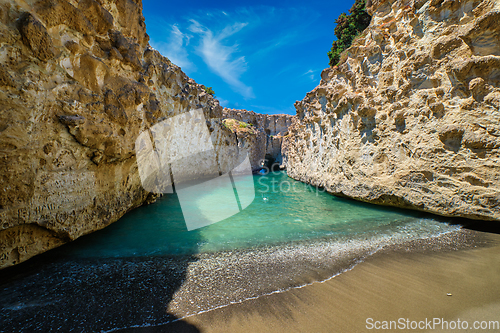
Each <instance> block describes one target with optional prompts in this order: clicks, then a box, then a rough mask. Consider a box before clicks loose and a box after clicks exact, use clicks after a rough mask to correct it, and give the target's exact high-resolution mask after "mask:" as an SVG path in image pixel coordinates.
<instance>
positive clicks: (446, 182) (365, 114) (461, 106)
mask: <svg viewBox="0 0 500 333" xmlns="http://www.w3.org/2000/svg"><path fill="white" fill-rule="evenodd" d="M369 12H370V14H371V15H373V19H372V22H371V24H370V26H369V27H368V28H367V29H366V30H365V32H364V33H363V34H362V35H361V36H360V37H359V38H358V39H357V40H355V42H354V43H353V46H352V47H351V48H350V49H348V51H347V59H346V60H345V62H343V63H342V64H340V65H339V66H338V67H334V68H328V69H325V70H324V71H323V73H322V75H321V78H322V80H321V82H320V85H319V86H318V87H316V88H315V89H314V90H313V91H311V92H309V93H308V94H307V95H306V97H305V98H304V99H303V100H302V101H300V102H297V103H296V104H295V106H296V109H297V119H296V120H295V121H294V124H293V125H292V126H291V128H290V130H289V132H290V135H289V136H288V137H286V138H285V142H284V150H285V155H286V157H287V160H286V164H287V170H288V174H289V175H290V176H291V177H293V178H295V179H298V180H301V181H304V182H308V183H311V184H314V185H317V186H323V187H325V188H326V189H327V190H328V191H329V192H331V193H334V194H338V195H343V196H348V197H351V198H355V199H358V200H362V201H367V202H373V203H377V204H382V205H391V206H399V207H407V208H413V209H418V210H424V211H429V212H432V213H436V214H441V215H447V216H461V217H467V218H473V219H485V220H500V150H499V148H500V109H499V108H500V24H499V22H500V2H499V1H494V0H490V1H479V0H469V1H467V0H465V1H441V0H428V1H427V0H419V1H392V0H387V1H372V2H371V7H370V8H369Z"/></svg>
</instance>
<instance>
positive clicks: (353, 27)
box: [328, 0, 372, 66]
mask: <svg viewBox="0 0 500 333" xmlns="http://www.w3.org/2000/svg"><path fill="white" fill-rule="evenodd" d="M349 13H350V15H348V14H346V13H342V14H340V16H339V17H338V18H337V19H336V20H335V23H337V26H336V27H335V30H334V31H335V36H337V40H336V41H334V42H333V44H332V48H331V50H330V51H328V58H329V59H330V66H336V65H338V64H339V62H340V60H341V54H342V52H344V51H345V50H346V49H347V48H348V47H349V46H351V44H352V42H353V40H354V38H356V36H357V35H359V34H360V33H361V32H363V30H365V29H366V28H367V27H368V26H369V25H370V21H371V19H372V17H371V16H370V15H368V13H367V12H366V0H356V1H355V2H354V5H352V7H351V9H349Z"/></svg>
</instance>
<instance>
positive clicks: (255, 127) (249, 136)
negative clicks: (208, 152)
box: [223, 108, 295, 170]
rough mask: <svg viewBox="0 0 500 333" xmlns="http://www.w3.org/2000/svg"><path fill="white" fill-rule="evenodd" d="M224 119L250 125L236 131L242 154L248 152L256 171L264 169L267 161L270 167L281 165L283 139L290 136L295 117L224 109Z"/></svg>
mask: <svg viewBox="0 0 500 333" xmlns="http://www.w3.org/2000/svg"><path fill="white" fill-rule="evenodd" d="M223 117H224V118H229V119H235V120H238V121H242V122H244V123H245V124H248V125H250V127H251V128H252V130H251V131H249V130H247V128H246V127H245V128H240V129H236V131H234V130H233V132H235V134H236V137H237V139H238V148H239V150H240V154H241V153H243V152H246V153H248V154H249V156H250V162H251V164H252V168H253V169H254V170H259V169H261V168H262V162H263V161H264V160H265V161H266V162H267V165H268V166H272V164H275V165H281V164H282V163H283V157H282V153H281V147H282V142H283V138H284V137H285V136H286V135H288V127H290V125H291V124H292V119H293V118H295V116H292V115H288V114H260V113H256V112H253V111H247V110H238V109H229V108H224V110H223Z"/></svg>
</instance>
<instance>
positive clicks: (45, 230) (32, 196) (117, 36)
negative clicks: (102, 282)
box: [0, 0, 238, 267]
mask: <svg viewBox="0 0 500 333" xmlns="http://www.w3.org/2000/svg"><path fill="white" fill-rule="evenodd" d="M141 10H142V4H141V1H140V0H99V1H95V0H81V1H64V0H41V1H21V0H19V1H17V0H7V1H2V3H1V4H0V64H1V65H0V85H1V87H0V100H1V103H0V189H1V191H0V222H1V223H0V267H6V266H9V265H13V264H16V263H19V262H22V261H24V260H26V259H28V258H30V257H31V256H33V255H35V254H38V253H41V252H44V251H46V250H48V249H51V248H53V247H55V246H58V245H61V244H63V243H65V242H68V241H71V240H74V239H76V238H77V237H79V236H81V235H84V234H87V233H90V232H92V231H95V230H97V229H101V228H103V227H105V226H106V225H108V224H110V223H112V222H114V221H116V220H117V219H119V218H120V217H121V216H122V215H123V214H125V213H126V212H127V211H128V210H130V209H132V208H134V207H136V206H139V205H141V204H143V203H144V202H146V201H150V200H154V196H152V195H150V194H149V193H148V192H146V191H144V189H143V188H142V186H141V182H140V177H139V174H138V167H137V163H136V158H135V150H134V144H135V141H136V139H137V137H138V135H139V134H140V133H141V132H142V131H144V130H147V129H149V128H150V127H152V126H153V125H154V124H156V123H158V122H160V121H162V120H163V119H166V118H169V117H172V116H176V115H178V114H180V113H183V112H187V111H190V110H193V109H202V110H203V113H204V116H205V119H206V121H207V126H208V128H209V131H210V135H211V140H212V143H213V144H214V146H215V152H216V154H217V157H218V162H219V167H220V170H219V171H220V172H227V171H228V170H230V169H231V168H232V167H233V165H234V161H236V160H237V158H238V156H237V154H238V146H237V141H236V138H235V136H234V134H233V133H231V131H230V130H229V129H227V128H226V127H225V126H223V124H222V120H221V118H222V107H220V106H219V103H218V101H216V100H214V99H213V98H212V97H211V96H210V95H208V94H206V93H205V92H204V89H203V86H202V85H199V84H197V83H196V82H194V81H193V80H192V79H189V78H188V77H187V76H186V75H185V74H184V73H183V72H182V71H181V69H180V68H179V67H177V66H175V65H173V64H172V63H171V62H170V61H169V60H168V59H167V58H165V57H163V56H161V55H160V54H159V53H158V52H157V51H155V50H153V49H152V48H150V47H149V45H148V39H149V38H148V36H147V34H146V29H145V23H144V18H143V16H142V13H141ZM186 131H189V128H187V129H186ZM193 135H197V133H193ZM185 172H186V174H187V175H189V176H190V177H203V176H204V175H203V174H202V173H200V172H199V171H197V170H196V169H193V168H191V169H189V168H186V170H185Z"/></svg>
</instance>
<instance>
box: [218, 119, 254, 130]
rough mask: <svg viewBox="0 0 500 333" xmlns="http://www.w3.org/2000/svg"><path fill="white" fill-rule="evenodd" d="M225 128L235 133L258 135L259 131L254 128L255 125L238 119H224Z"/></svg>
mask: <svg viewBox="0 0 500 333" xmlns="http://www.w3.org/2000/svg"><path fill="white" fill-rule="evenodd" d="M223 123H224V126H226V127H227V128H229V129H230V130H231V131H232V132H233V133H241V132H247V133H250V134H256V133H257V130H256V129H255V128H254V126H253V124H247V123H245V122H243V121H239V120H236V119H230V118H228V119H224V120H223Z"/></svg>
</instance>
